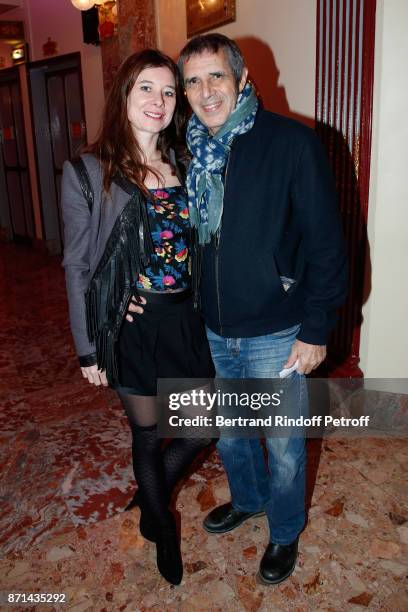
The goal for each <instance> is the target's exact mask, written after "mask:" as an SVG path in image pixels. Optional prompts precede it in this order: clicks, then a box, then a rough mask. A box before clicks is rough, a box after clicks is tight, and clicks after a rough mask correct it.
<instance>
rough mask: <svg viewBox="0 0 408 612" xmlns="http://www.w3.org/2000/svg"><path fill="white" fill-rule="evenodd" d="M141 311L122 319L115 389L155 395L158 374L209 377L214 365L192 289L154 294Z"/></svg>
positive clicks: (169, 376)
mask: <svg viewBox="0 0 408 612" xmlns="http://www.w3.org/2000/svg"><path fill="white" fill-rule="evenodd" d="M140 294H141V295H144V296H145V297H146V300H147V304H145V305H144V306H143V308H144V312H143V314H141V315H139V314H136V313H134V314H133V322H129V321H126V319H124V322H123V325H122V329H121V332H120V335H119V340H118V346H117V355H118V370H119V381H120V385H117V386H115V389H116V390H117V391H120V392H122V393H129V394H133V395H157V379H158V378H167V379H180V378H181V379H192V378H195V379H207V380H208V379H209V378H210V379H211V378H214V376H215V369H214V365H213V362H212V359H211V353H210V348H209V345H208V341H207V336H206V333H205V327H204V322H203V319H202V317H201V314H200V312H199V311H198V310H195V309H194V306H193V296H192V295H191V293H190V292H187V291H185V292H183V293H176V292H174V293H169V294H164V293H160V294H153V293H152V292H142V291H141V292H140Z"/></svg>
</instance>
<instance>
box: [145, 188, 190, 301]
mask: <svg viewBox="0 0 408 612" xmlns="http://www.w3.org/2000/svg"><path fill="white" fill-rule="evenodd" d="M150 193H151V194H152V195H153V197H154V200H153V201H148V202H147V204H146V206H147V213H148V216H149V225H150V232H151V235H152V240H153V245H154V254H153V255H152V256H151V260H150V266H148V267H147V268H146V269H145V273H144V274H139V278H138V282H137V286H138V288H139V289H152V290H154V291H172V290H174V289H185V288H187V287H189V286H190V277H191V259H190V222H189V215H188V206H187V193H186V191H185V189H184V187H182V186H177V187H167V188H166V189H150Z"/></svg>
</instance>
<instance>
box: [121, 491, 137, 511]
mask: <svg viewBox="0 0 408 612" xmlns="http://www.w3.org/2000/svg"><path fill="white" fill-rule="evenodd" d="M136 506H140V491H139V489H136V493H135V494H134V496H133V497H132V499H131V500H130V502H129V503H128V505H127V506H126V508H125V509H124V512H128V511H129V510H132V508H136Z"/></svg>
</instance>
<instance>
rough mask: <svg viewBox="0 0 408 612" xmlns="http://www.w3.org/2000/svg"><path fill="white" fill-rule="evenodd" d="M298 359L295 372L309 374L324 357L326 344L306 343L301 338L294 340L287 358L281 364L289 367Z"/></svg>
mask: <svg viewBox="0 0 408 612" xmlns="http://www.w3.org/2000/svg"><path fill="white" fill-rule="evenodd" d="M297 359H299V365H298V367H297V370H296V371H297V372H298V373H299V374H310V372H311V371H312V370H315V369H316V368H317V367H318V366H319V365H320V364H321V363H322V361H324V360H325V359H326V346H325V345H319V344H306V342H302V341H301V340H295V342H294V343H293V346H292V351H291V353H290V355H289V359H288V360H287V362H286V363H285V365H284V366H283V367H284V368H290V367H292V366H293V364H294V363H295V362H296V360H297Z"/></svg>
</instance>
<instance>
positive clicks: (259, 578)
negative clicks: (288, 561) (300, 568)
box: [256, 561, 296, 586]
mask: <svg viewBox="0 0 408 612" xmlns="http://www.w3.org/2000/svg"><path fill="white" fill-rule="evenodd" d="M295 567H296V561H295V562H294V564H293V566H292V567H291V568H290V570H289V572H288V573H287V574H285V575H284V576H283V577H282V578H279V580H266V578H264V577H263V576H262V574H261V572H258V573H257V575H256V580H257V582H258V583H259V584H264V585H267V586H270V585H273V584H280V583H281V582H283V581H284V580H287V579H288V578H289V576H291V575H292V574H293V572H294V571H295Z"/></svg>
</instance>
